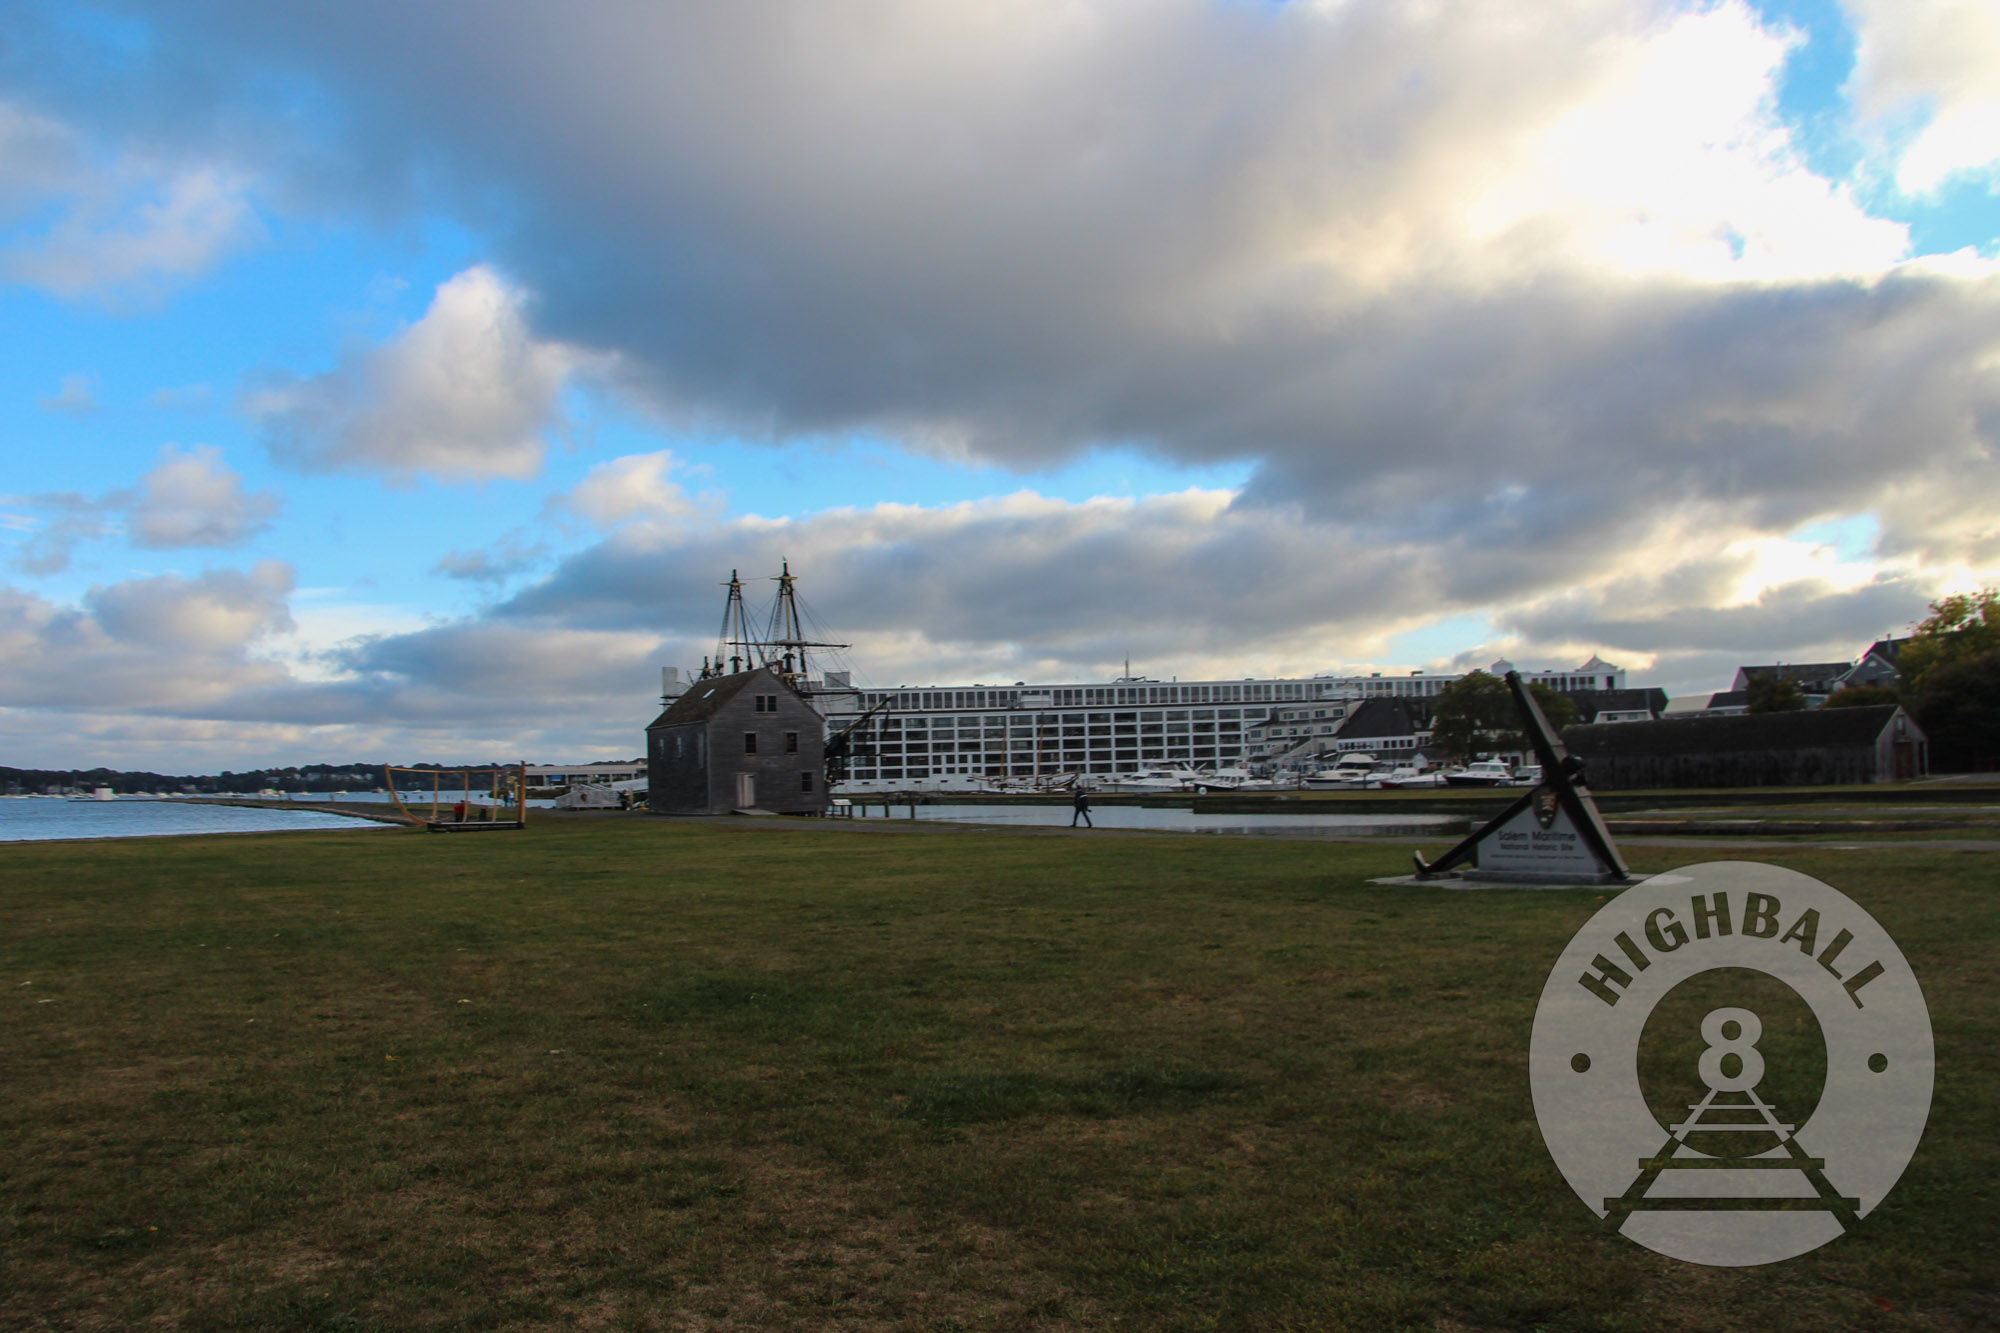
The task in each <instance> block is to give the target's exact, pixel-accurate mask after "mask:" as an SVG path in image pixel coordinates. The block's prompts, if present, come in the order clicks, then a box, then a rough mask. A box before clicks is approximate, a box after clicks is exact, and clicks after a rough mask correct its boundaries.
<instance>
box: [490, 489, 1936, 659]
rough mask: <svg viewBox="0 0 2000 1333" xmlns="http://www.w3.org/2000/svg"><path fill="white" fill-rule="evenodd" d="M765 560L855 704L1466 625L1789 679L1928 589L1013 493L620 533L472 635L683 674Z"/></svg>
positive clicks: (1809, 570) (1254, 514) (1736, 552)
mask: <svg viewBox="0 0 2000 1333" xmlns="http://www.w3.org/2000/svg"><path fill="white" fill-rule="evenodd" d="M783 560H789V561H790V563H791V568H792V569H793V571H794V572H795V573H797V574H798V575H799V576H800V578H801V583H800V588H801V593H802V595H803V596H804V597H805V598H806V599H807V603H808V606H809V608H810V610H811V611H812V613H813V614H814V616H815V617H816V619H817V620H818V622H819V626H818V628H817V629H816V630H815V631H814V633H815V634H816V635H818V636H821V637H826V638H830V639H834V640H837V641H843V642H849V643H852V644H854V645H855V647H854V649H853V651H852V653H851V654H850V655H849V656H850V658H851V665H852V666H853V667H854V668H855V669H856V670H857V671H858V672H859V673H860V675H861V677H862V678H864V679H866V680H869V681H871V682H873V683H876V684H889V683H906V684H914V683H920V682H929V681H943V682H948V681H952V680H985V681H992V680H1000V679H1005V680H1015V679H1025V680H1036V679H1040V680H1055V679H1083V680H1090V679H1103V678H1107V677H1109V676H1111V675H1115V674H1117V673H1118V672H1119V671H1120V670H1122V664H1123V662H1124V660H1125V659H1126V658H1127V657H1128V656H1129V657H1130V659H1131V661H1132V664H1133V666H1134V667H1135V668H1136V669H1140V670H1143V671H1145V672H1146V673H1147V674H1150V675H1155V676H1167V675H1179V676H1182V677H1189V678H1212V677H1225V678H1226V677H1235V676H1242V675H1249V674H1257V675H1308V674H1313V673H1316V672H1323V671H1349V670H1387V669H1395V668H1402V669H1408V668H1409V667H1413V666H1424V665H1439V666H1442V665H1445V664H1444V663H1424V662H1409V661H1400V660H1398V657H1397V655H1396V654H1395V651H1394V648H1393V646H1392V645H1393V643H1394V641H1395V640H1396V638H1397V637H1398V636H1399V635H1401V634H1403V633H1405V632H1407V631H1409V630H1412V629H1416V628H1419V627H1421V626H1424V625H1427V624H1430V623H1433V622H1435V621H1437V620H1440V619H1444V618H1448V617H1450V616H1453V615H1457V614H1464V613H1468V612H1473V611H1485V612H1486V613H1487V614H1489V615H1490V616H1491V618H1492V619H1493V620H1494V622H1495V623H1496V625H1497V626H1498V628H1499V630H1500V633H1501V635H1502V638H1501V639H1499V640H1497V641H1496V642H1494V643H1492V644H1484V645H1477V646H1475V645H1467V646H1466V647H1467V650H1468V652H1469V653H1470V654H1471V657H1470V659H1469V660H1474V661H1476V662H1477V663H1478V664H1480V665H1484V664H1485V663H1486V662H1488V661H1491V660H1492V658H1493V657H1494V656H1496V655H1499V654H1500V653H1503V652H1504V653H1505V654H1506V655H1508V656H1511V657H1513V658H1515V659H1516V660H1520V661H1527V662H1529V663H1531V664H1542V665H1547V666H1559V665H1575V664H1576V663H1578V662H1581V661H1583V660H1584V659H1585V658H1587V657H1589V656H1590V655H1591V654H1592V653H1593V652H1602V653H1603V654H1604V655H1605V656H1606V657H1608V658H1611V659H1612V660H1615V661H1619V662H1622V663H1625V664H1626V665H1628V666H1632V667H1635V668H1639V669H1641V670H1642V671H1643V670H1644V669H1646V668H1647V667H1648V666H1649V665H1652V664H1655V663H1665V669H1666V670H1667V672H1668V675H1669V678H1670V679H1673V680H1675V681H1676V682H1678V681H1679V680H1680V679H1681V673H1680V666H1679V664H1678V659H1674V658H1673V657H1672V649H1671V642H1670V641H1671V637H1672V634H1673V633H1674V632H1676V631H1684V632H1685V633H1686V634H1687V635H1688V636H1689V641H1690V644H1691V645H1692V646H1693V647H1707V648H1716V649H1718V650H1723V649H1729V650H1733V651H1737V652H1740V653H1742V654H1743V655H1744V656H1745V660H1749V659H1750V658H1765V657H1769V656H1772V655H1789V656H1792V657H1794V658H1795V659H1796V658H1797V657H1798V654H1799V650H1800V648H1801V645H1812V646H1813V649H1814V651H1815V652H1823V651H1828V650H1827V649H1826V648H1825V647H1824V645H1826V644H1827V643H1828V642H1829V641H1830V640H1838V641H1842V642H1846V644H1847V646H1846V647H1845V648H1844V649H1842V650H1841V652H1842V653H1848V654H1851V653H1852V652H1854V651H1858V650H1859V648H1860V647H1861V646H1863V645H1865V644H1866V643H1867V642H1868V641H1870V640H1871V639H1873V638H1875V637H1876V636H1877V635H1879V634H1881V633H1884V632H1888V631H1890V630H1892V629H1896V628H1899V627H1900V626H1902V625H1904V624H1907V623H1908V621H1909V619H1910V618H1911V617H1912V616H1913V615H1914V614H1917V613H1920V611H1921V608H1922V605H1923V602H1924V600H1925V598H1926V597H1927V596H1928V595H1930V594H1929V593H1928V591H1927V590H1928V589H1929V587H1930V586H1931V584H1930V583H1927V582H1926V581H1925V576H1921V575H1918V574H1915V573H1910V572H1905V573H1900V574H1894V573H1892V574H1880V573H1877V572H1874V571H1873V570H1872V567H1871V566H1869V565H1867V564H1865V563H1864V564H1858V565H1849V564H1843V563H1842V562H1840V561H1839V560H1838V559H1837V558H1836V557H1834V556H1833V554H1832V553H1831V551H1830V550H1829V549H1828V548H1825V547H1823V546H1818V545H1813V544H1810V543H1804V542H1792V543H1787V542H1779V541H1773V540H1770V539H1762V538H1758V537H1757V536H1756V535H1755V533H1754V530H1753V529H1751V528H1749V527H1747V526H1745V525H1743V524H1740V523H1732V522H1731V520H1730V519H1729V518H1728V516H1727V515H1726V514H1725V513H1721V512H1717V511H1714V510H1712V509H1709V510H1704V509H1702V508H1699V507H1689V508H1684V509H1682V510H1680V511H1678V514H1677V522H1675V523H1674V524H1670V525H1667V526H1664V527H1662V528H1661V529H1659V530H1658V531H1654V532H1650V533H1637V534H1634V535H1633V536H1632V537H1631V539H1630V540H1628V541H1627V542H1625V543H1624V544H1622V545H1604V544H1602V543H1601V542H1600V541H1599V540H1598V535H1597V534H1596V533H1595V532H1585V533H1583V534H1581V535H1579V536H1578V537H1576V538H1575V539H1573V540H1569V541H1567V542H1565V541H1564V540H1563V534H1560V533H1558V534H1554V540H1553V542H1552V545H1551V548H1550V550H1549V551H1548V552H1547V553H1545V554H1539V555H1536V556H1534V557H1532V558H1531V557H1528V556H1512V555H1508V554H1506V553H1504V552H1502V553H1495V552H1493V551H1491V550H1490V549H1488V548H1487V546H1486V545H1485V543H1484V539H1483V536H1482V534H1478V533H1465V534H1444V535H1442V536H1440V537H1437V538H1433V537H1431V536H1429V535H1427V534H1406V535H1403V536H1401V537H1397V536H1394V535H1389V536H1383V537H1375V536H1367V535H1363V534H1360V533H1357V532H1356V531H1355V530H1354V529H1353V528H1351V527H1349V526H1348V525H1345V524H1333V523H1322V522H1319V521H1315V520H1313V519H1311V518H1310V517H1308V516H1306V515H1304V514H1303V513H1301V512H1299V511H1298V510H1296V509H1294V510H1289V511H1286V510H1272V509H1267V508H1261V507H1256V506H1250V505H1244V504H1239V503H1235V502H1233V498H1232V496H1231V495H1229V494H1228V493H1226V492H1202V491H1191V492H1187V493H1184V494H1180V495H1173V496H1162V497H1155V498H1152V499H1146V500H1137V501H1132V500H1097V501H1091V502H1088V503H1083V504H1071V503H1066V502H1062V501H1057V500H1051V499H1048V498H1045V497H1042V496H1037V495H1033V494H1029V493H1023V494H1019V495H1013V496H1006V497H999V498H996V499H992V500H986V501H980V502H976V503H968V504H959V505H948V506H940V507H935V508H925V507H917V506H907V505H893V504H883V505H877V506H873V507H871V508H867V509H842V510H833V511H829V512H826V513H822V514H817V515H813V516H810V517H807V518H802V519H794V520H768V519H738V520H733V521H729V522H726V523H719V524H715V525H710V526H704V527H699V528H682V527H661V528H655V529H648V528H639V527H635V528H627V529H621V530H620V531H618V532H615V533H612V534H609V535H608V536H606V537H605V538H603V539H602V540H601V541H599V542H598V543H597V544H595V545H594V546H592V547H589V548H587V549H585V550H583V551H581V552H578V553H576V554H574V555H572V556H570V557H568V558H566V559H565V560H563V561H562V562H560V563H559V564H558V565H557V566H556V568H555V569H554V570H553V571H552V572H551V573H549V574H548V575H547V576H546V577H545V578H543V579H542V580H540V581H538V582H537V583H535V584H532V585H530V586H528V587H526V588H524V589H522V590H520V591H519V592H517V593H516V594H515V595H514V596H513V597H511V598H510V599H508V600H506V601H504V602H502V603H500V604H499V605H498V606H496V607H495V608H493V609H492V610H491V612H490V613H489V616H490V618H491V619H492V620H494V621H496V622H499V623H515V624H519V625H522V626H527V625H531V624H532V625H546V626H564V627H569V628H576V629H591V630H597V631H605V632H612V631H619V630H624V631H629V632H638V631H645V632H651V633H656V634H659V635H661V636H662V637H663V638H664V639H665V640H666V642H667V645H668V646H669V648H670V649H672V648H677V649H678V651H680V652H681V653H683V654H685V655H684V656H682V657H680V658H677V659H671V660H670V661H668V662H663V663H662V664H663V665H667V664H672V665H687V666H692V665H694V664H695V662H696V660H697V658H698V656H699V655H701V654H707V653H710V652H712V651H713V647H714V642H715V633H716V631H715V625H716V623H717V620H718V617H719V611H720V605H721V591H720V588H719V584H720V582H721V580H722V579H723V577H724V576H725V575H726V574H727V572H728V571H729V570H730V569H732V568H737V569H740V570H741V571H742V572H743V573H744V574H745V575H746V576H748V582H749V584H750V592H749V599H750V601H751V603H752V606H753V614H754V612H755V608H756V606H757V605H758V604H759V603H761V602H768V600H769V591H768V584H766V583H765V581H764V580H765V577H766V576H767V575H768V574H770V573H772V572H774V571H775V570H776V569H777V568H778V566H779V563H780V562H781V561H783ZM1488 565H1497V566H1498V567H1499V569H1498V572H1495V571H1493V570H1489V569H1487V568H1486V566H1488ZM760 594H761V595H760ZM1704 608H1706V609H1708V610H1709V611H1711V612H1712V613H1713V614H1712V615H1711V617H1710V618H1709V619H1703V618H1702V613H1703V610H1704ZM1717 608H1722V609H1719V610H1718V609H1717ZM1833 655H1840V654H1839V653H1834V654H1833ZM1732 670H1733V667H1732ZM1711 688H1720V686H1712V687H1711Z"/></svg>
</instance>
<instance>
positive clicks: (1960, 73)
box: [1846, 0, 2000, 194]
mask: <svg viewBox="0 0 2000 1333" xmlns="http://www.w3.org/2000/svg"><path fill="white" fill-rule="evenodd" d="M1846 8H1847V10H1848V12H1849V13H1850V14H1852V15H1853V18H1854V26H1855V30H1856V33H1855V35H1856V44H1855V45H1856V50H1855V61H1854V74H1853V77H1852V79H1851V81H1850V84H1849V93H1850V95H1851V96H1853V98H1854V99H1855V101H1856V102H1857V104H1858V105H1859V106H1860V107H1861V109H1862V110H1863V111H1864V112H1866V113H1867V114H1868V115H1870V116H1871V117H1873V118H1874V119H1876V120H1877V121H1878V122H1886V123H1888V124H1889V125H1890V126H1893V127H1897V128H1902V129H1904V130H1905V132H1906V133H1907V134H1908V135H1909V138H1908V142H1906V143H1904V144H1902V145H1901V156H1900V160H1899V161H1898V162H1897V165H1896V181H1897V184H1898V185H1900V186H1901V187H1902V188H1903V189H1904V190H1905V191H1907V192H1909V193H1912V194H1921V193H1925V192H1928V191H1931V190H1935V189H1936V188H1937V187H1938V186H1940V185H1942V184H1943V183H1944V182H1945V181H1946V180H1947V179H1949V178H1950V177H1952V176H1954V175H1958V174H1961V173H1968V174H1984V175H1987V176H1989V178H1991V177H1992V176H1993V173H1994V171H1995V169H1996V167H2000V10H1996V9H1995V8H1994V6H1993V5H1991V4H1989V3H1987V0H1846Z"/></svg>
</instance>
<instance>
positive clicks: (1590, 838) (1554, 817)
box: [1416, 671, 1631, 884]
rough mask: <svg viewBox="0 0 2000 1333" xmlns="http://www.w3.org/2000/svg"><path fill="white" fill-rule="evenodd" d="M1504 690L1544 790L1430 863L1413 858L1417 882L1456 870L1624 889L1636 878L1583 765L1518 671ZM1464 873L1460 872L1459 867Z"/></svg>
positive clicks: (1493, 876) (1509, 676)
mask: <svg viewBox="0 0 2000 1333" xmlns="http://www.w3.org/2000/svg"><path fill="white" fill-rule="evenodd" d="M1507 688H1508V690H1509V691H1511V692H1512V693H1513V696H1514V706H1515V707H1516V708H1518V709H1519V710H1520V712H1521V724H1522V729H1523V730H1524V731H1525V732H1526V733H1527V737H1528V744H1529V747H1530V748H1531V749H1532V750H1533V751H1534V754H1535V758H1536V760H1537V761H1538V762H1539V763H1540V764H1541V766H1542V782H1541V785H1540V786H1538V787H1536V788H1534V789H1533V790H1532V791H1529V792H1527V793H1526V794H1524V795H1523V796H1522V797H1521V798H1520V799H1519V800H1517V801H1515V802H1514V803H1513V804H1511V805H1509V806H1508V807H1507V808H1506V809H1505V810H1503V811H1501V812H1500V814H1499V815H1498V816H1496V817H1495V818H1493V819H1490V820H1488V821H1487V822H1486V823H1485V825H1483V826H1482V827H1480V828H1479V829H1478V830H1476V831H1475V832H1474V833H1473V834H1472V835H1471V836H1470V837H1468V838H1466V839H1465V840H1464V841H1462V842H1460V843H1459V844H1458V845H1457V846H1456V847H1453V848H1452V849H1451V850H1450V851H1448V852H1446V853H1445V854H1444V855H1443V856H1440V857H1439V858H1438V859H1437V860H1436V861H1426V860H1424V858H1423V855H1422V854H1421V853H1418V854H1417V856H1416V862H1417V876H1416V877H1417V878H1418V879H1435V878H1437V877H1438V876H1441V875H1444V874H1447V873H1450V872H1452V871H1454V870H1456V871H1457V872H1458V874H1459V875H1460V876H1461V877H1462V878H1465V879H1490V880H1498V881H1502V882H1506V881H1519V882H1530V883H1544V884H1623V883H1626V882H1628V881H1629V880H1630V879H1631V875H1630V873H1629V872H1628V871H1627V870H1626V869H1625V859H1624V858H1623V857H1621V856H1620V855H1619V854H1618V849H1617V848H1616V847H1615V846H1613V845H1612V842H1611V830H1609V829H1607V828H1606V827H1605V826H1604V819H1603V817H1602V816H1601V815H1599V814H1598V813H1597V804H1596V802H1594V801H1592V800H1591V799H1590V792H1589V790H1588V789H1587V788H1586V787H1584V786H1583V785H1582V783H1581V781H1580V777H1581V774H1582V771H1583V766H1582V765H1581V764H1580V763H1578V762H1577V761H1576V760H1575V759H1573V758H1571V757H1570V755H1569V753H1568V751H1566V750H1564V749H1563V743H1562V739H1561V737H1559V736H1557V735H1556V733H1555V729H1554V728H1553V727H1551V726H1550V725H1549V720H1548V718H1547V717H1545V716H1544V715H1543V714H1542V710H1541V706H1540V705H1539V704H1537V703H1536V702H1535V696H1534V695H1533V694H1531V693H1529V692H1528V687H1527V686H1526V685H1525V684H1523V683H1522V681H1521V674H1520V673H1519V672H1518V671H1509V672H1508V673H1507ZM1461 866H1463V867H1466V868H1465V869H1463V870H1459V869H1458V868H1459V867H1461Z"/></svg>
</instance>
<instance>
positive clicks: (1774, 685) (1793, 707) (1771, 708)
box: [1744, 671, 1806, 713]
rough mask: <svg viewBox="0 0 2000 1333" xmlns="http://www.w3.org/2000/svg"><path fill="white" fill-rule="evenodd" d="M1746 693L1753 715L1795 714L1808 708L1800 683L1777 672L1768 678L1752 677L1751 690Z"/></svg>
mask: <svg viewBox="0 0 2000 1333" xmlns="http://www.w3.org/2000/svg"><path fill="white" fill-rule="evenodd" d="M1744 693H1745V694H1746V695H1748V696H1749V704H1750V708H1749V711H1750V712H1753V713H1795V712H1797V711H1798V710H1799V709H1801V708H1804V707H1805V706H1806V696H1805V695H1804V694H1803V693H1801V692H1800V690H1799V683H1798V682H1797V681H1796V680H1793V679H1792V678H1791V677H1790V676H1784V675H1779V674H1778V673H1777V672H1775V671H1774V672H1772V673H1771V674H1770V675H1768V676H1752V677H1751V678H1750V688H1749V689H1747V690H1745V691H1744Z"/></svg>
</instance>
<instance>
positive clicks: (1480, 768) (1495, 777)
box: [1444, 759, 1514, 787]
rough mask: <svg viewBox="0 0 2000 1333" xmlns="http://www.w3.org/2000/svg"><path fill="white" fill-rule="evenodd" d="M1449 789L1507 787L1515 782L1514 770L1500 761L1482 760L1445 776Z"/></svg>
mask: <svg viewBox="0 0 2000 1333" xmlns="http://www.w3.org/2000/svg"><path fill="white" fill-rule="evenodd" d="M1444 780H1445V785H1446V786H1449V787H1505V786H1507V785H1508V784H1509V783H1511V782H1513V780H1514V770H1512V769H1511V768H1509V767H1507V765H1506V764H1505V763H1503V762H1501V761H1500V760H1498V759H1482V760H1480V761H1479V762H1478V763H1476V764H1467V765H1466V766H1465V767H1464V768H1462V769H1460V770H1459V771H1458V772H1456V773H1446V774H1445V775H1444Z"/></svg>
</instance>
